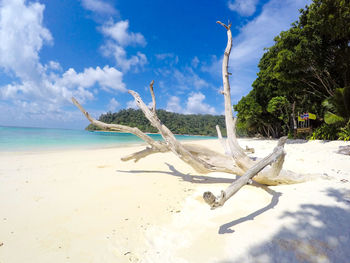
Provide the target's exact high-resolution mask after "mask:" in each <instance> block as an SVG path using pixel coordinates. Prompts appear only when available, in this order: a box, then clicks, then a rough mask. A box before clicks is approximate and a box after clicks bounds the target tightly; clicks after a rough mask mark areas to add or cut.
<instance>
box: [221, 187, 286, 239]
mask: <svg viewBox="0 0 350 263" xmlns="http://www.w3.org/2000/svg"><path fill="white" fill-rule="evenodd" d="M253 185H254V186H256V187H260V188H262V189H264V190H265V191H266V192H267V193H269V194H270V195H271V196H272V199H271V202H270V203H269V204H268V205H267V206H265V207H263V208H261V209H259V210H257V211H255V212H253V213H251V214H249V215H247V216H245V217H241V218H239V219H236V220H234V221H232V222H229V223H226V224H223V225H222V226H220V228H219V234H228V233H234V232H235V231H234V230H233V229H231V227H233V226H235V225H238V224H241V223H243V222H246V221H249V220H254V218H255V217H257V216H259V215H261V214H262V213H264V212H266V211H268V210H270V209H273V208H274V207H275V206H276V205H277V204H278V201H279V198H280V196H281V195H282V194H281V193H280V192H276V191H274V190H271V189H269V188H268V187H266V186H264V185H260V184H257V183H255V182H254V184H253Z"/></svg>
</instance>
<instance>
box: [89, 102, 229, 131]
mask: <svg viewBox="0 0 350 263" xmlns="http://www.w3.org/2000/svg"><path fill="white" fill-rule="evenodd" d="M157 115H158V117H159V119H160V120H161V121H162V123H164V125H165V126H167V127H168V128H169V129H170V130H171V131H172V132H173V133H174V134H188V135H205V136H217V133H216V129H215V126H216V125H219V127H220V128H221V129H222V130H221V132H222V133H223V136H226V125H225V116H223V115H209V114H204V115H202V114H179V113H174V112H168V111H165V110H161V109H159V110H157ZM99 121H102V122H105V123H115V124H121V125H126V126H130V127H138V128H139V129H140V130H141V131H143V132H149V133H156V132H158V130H157V129H156V128H154V127H153V126H151V124H150V122H149V121H148V120H147V119H146V118H145V116H144V114H143V113H142V111H141V110H135V109H131V108H130V109H123V110H120V111H119V112H116V113H112V112H108V113H106V114H102V115H101V116H100V117H99ZM86 129H87V130H99V128H98V127H96V126H94V125H92V124H90V125H89V126H88V127H87V128H86Z"/></svg>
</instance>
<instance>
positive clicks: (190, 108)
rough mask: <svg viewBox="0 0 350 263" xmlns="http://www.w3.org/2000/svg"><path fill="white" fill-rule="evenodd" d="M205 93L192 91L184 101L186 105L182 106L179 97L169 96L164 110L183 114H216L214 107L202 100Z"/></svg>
mask: <svg viewBox="0 0 350 263" xmlns="http://www.w3.org/2000/svg"><path fill="white" fill-rule="evenodd" d="M204 100H205V95H204V94H203V93H201V92H192V93H191V94H190V95H189V97H188V98H187V101H186V106H185V107H182V106H181V102H180V98H179V97H177V96H172V97H170V99H169V101H168V103H167V106H166V110H167V111H171V112H177V113H184V114H216V110H215V108H214V107H212V106H210V105H209V104H207V103H205V102H204Z"/></svg>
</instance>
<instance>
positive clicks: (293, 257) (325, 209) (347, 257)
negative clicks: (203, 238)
mask: <svg viewBox="0 0 350 263" xmlns="http://www.w3.org/2000/svg"><path fill="white" fill-rule="evenodd" d="M347 191H349V190H346V189H342V190H339V189H334V188H328V189H326V190H325V194H326V195H327V196H329V197H330V198H332V199H333V201H335V203H334V205H315V204H303V205H301V206H300V209H299V210H298V211H297V212H295V213H291V212H285V213H284V214H283V215H281V217H280V219H286V218H287V219H289V220H292V221H291V222H293V223H291V224H288V225H287V226H284V227H282V228H281V230H280V231H279V232H278V233H277V234H275V235H274V236H273V237H272V238H270V239H269V241H267V242H265V243H262V244H259V245H256V246H254V247H252V248H251V249H250V250H249V251H248V252H246V253H245V256H242V257H241V258H239V259H238V260H235V261H221V263H224V262H231V263H232V262H237V263H238V262H268V263H292V262H312V263H318V262H322V263H331V262H332V263H333V262H337V263H347V262H350V224H349V222H350V202H349V201H347V199H346V198H344V197H345V196H346V195H348V194H349V192H347ZM257 212H258V211H257ZM253 214H254V213H253ZM276 220H278V219H276ZM237 221H239V220H237ZM234 222H235V221H234ZM234 222H231V223H230V224H231V225H232V223H234ZM271 224H273V222H271Z"/></svg>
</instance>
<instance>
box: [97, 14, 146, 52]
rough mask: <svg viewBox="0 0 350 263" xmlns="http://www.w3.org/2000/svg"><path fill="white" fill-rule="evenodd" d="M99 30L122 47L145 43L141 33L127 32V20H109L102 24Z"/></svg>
mask: <svg viewBox="0 0 350 263" xmlns="http://www.w3.org/2000/svg"><path fill="white" fill-rule="evenodd" d="M101 30H102V33H103V34H104V35H106V36H108V37H110V38H112V39H113V40H115V42H116V43H117V44H118V45H120V46H122V47H126V46H130V45H141V46H145V45H146V40H145V38H144V36H143V35H142V34H141V33H133V32H128V30H129V21H128V20H124V21H119V22H116V23H113V22H112V21H109V22H108V23H106V24H105V25H103V26H102V29H101Z"/></svg>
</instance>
